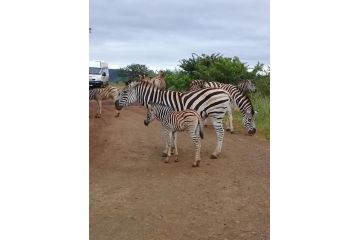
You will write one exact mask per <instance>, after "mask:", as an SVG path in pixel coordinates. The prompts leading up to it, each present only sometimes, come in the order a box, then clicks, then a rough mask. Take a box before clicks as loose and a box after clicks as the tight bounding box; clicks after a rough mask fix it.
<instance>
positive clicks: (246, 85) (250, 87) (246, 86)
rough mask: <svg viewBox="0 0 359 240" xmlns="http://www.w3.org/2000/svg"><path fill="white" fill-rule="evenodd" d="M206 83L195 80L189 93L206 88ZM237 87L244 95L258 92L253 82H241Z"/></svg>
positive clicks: (189, 88)
mask: <svg viewBox="0 0 359 240" xmlns="http://www.w3.org/2000/svg"><path fill="white" fill-rule="evenodd" d="M205 83H206V81H204V80H200V79H196V80H193V81H192V82H191V84H190V86H189V87H188V89H187V91H193V90H198V89H201V88H204V87H205ZM232 86H233V85H232ZM237 87H238V89H239V90H240V91H242V92H244V93H249V92H255V91H256V86H255V85H254V83H253V82H252V81H251V80H243V81H240V82H239V83H238V85H237Z"/></svg>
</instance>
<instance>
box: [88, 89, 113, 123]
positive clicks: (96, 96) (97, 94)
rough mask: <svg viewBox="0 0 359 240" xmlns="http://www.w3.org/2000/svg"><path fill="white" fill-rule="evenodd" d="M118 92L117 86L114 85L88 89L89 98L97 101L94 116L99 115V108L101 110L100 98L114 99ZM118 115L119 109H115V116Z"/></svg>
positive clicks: (98, 116) (97, 116)
mask: <svg viewBox="0 0 359 240" xmlns="http://www.w3.org/2000/svg"><path fill="white" fill-rule="evenodd" d="M119 92H120V89H119V88H116V87H108V86H107V87H105V88H94V89H90V91H89V98H90V101H91V100H96V102H97V112H96V116H95V117H96V118H100V117H101V110H102V100H107V99H110V98H111V99H112V100H113V101H115V100H116V98H117V96H118V94H119ZM119 116H120V111H118V110H116V115H115V117H119Z"/></svg>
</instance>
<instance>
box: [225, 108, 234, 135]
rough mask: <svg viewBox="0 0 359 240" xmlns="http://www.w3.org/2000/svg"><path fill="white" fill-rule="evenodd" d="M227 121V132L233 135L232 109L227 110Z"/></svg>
mask: <svg viewBox="0 0 359 240" xmlns="http://www.w3.org/2000/svg"><path fill="white" fill-rule="evenodd" d="M227 113H228V119H227V129H226V130H227V131H231V133H234V130H233V115H232V108H230V107H229V108H228V112H227ZM228 125H229V126H228Z"/></svg>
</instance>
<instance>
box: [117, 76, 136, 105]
mask: <svg viewBox="0 0 359 240" xmlns="http://www.w3.org/2000/svg"><path fill="white" fill-rule="evenodd" d="M138 84H140V82H138V81H133V82H131V83H129V84H128V85H127V86H126V87H125V88H124V89H122V91H120V92H119V94H118V98H117V100H116V101H115V107H116V109H117V110H121V109H122V108H123V107H125V106H128V105H131V104H132V103H135V102H137V94H136V91H135V87H136V86H137V85H138Z"/></svg>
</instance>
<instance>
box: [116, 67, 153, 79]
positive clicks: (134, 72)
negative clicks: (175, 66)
mask: <svg viewBox="0 0 359 240" xmlns="http://www.w3.org/2000/svg"><path fill="white" fill-rule="evenodd" d="M118 75H119V77H120V79H122V80H124V81H128V80H134V79H138V76H139V75H145V76H149V77H153V76H155V72H154V71H153V70H150V69H149V68H148V67H147V66H146V65H142V64H135V63H133V64H131V65H128V66H126V67H125V68H120V69H119V73H118Z"/></svg>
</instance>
